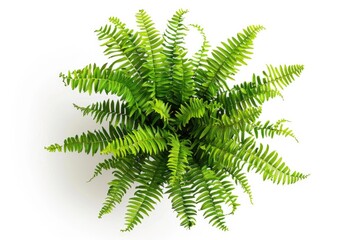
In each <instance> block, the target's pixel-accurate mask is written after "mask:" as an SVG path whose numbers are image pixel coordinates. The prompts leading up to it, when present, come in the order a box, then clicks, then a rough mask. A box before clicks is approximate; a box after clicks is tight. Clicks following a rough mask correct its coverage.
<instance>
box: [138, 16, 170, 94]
mask: <svg viewBox="0 0 360 240" xmlns="http://www.w3.org/2000/svg"><path fill="white" fill-rule="evenodd" d="M136 20H137V23H138V26H139V28H140V32H139V33H140V35H141V37H142V44H141V45H142V47H143V48H144V49H145V59H146V62H145V63H144V65H143V66H144V67H145V68H146V69H148V71H149V73H148V78H149V80H150V83H148V85H147V86H149V87H150V89H151V92H152V96H153V97H155V98H158V99H162V100H163V99H164V98H165V97H166V95H167V93H168V90H169V80H168V79H166V78H164V76H163V73H164V64H163V62H164V61H165V56H164V54H163V53H162V43H163V39H162V37H161V35H160V33H159V31H158V30H157V29H155V27H154V23H153V21H152V20H151V18H150V16H149V15H148V14H147V13H146V12H145V11H144V10H140V11H139V12H138V13H137V14H136Z"/></svg>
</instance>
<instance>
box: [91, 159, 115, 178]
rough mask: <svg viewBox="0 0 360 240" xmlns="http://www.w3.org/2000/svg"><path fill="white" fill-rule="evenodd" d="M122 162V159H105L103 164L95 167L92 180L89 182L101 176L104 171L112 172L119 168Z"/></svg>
mask: <svg viewBox="0 0 360 240" xmlns="http://www.w3.org/2000/svg"><path fill="white" fill-rule="evenodd" d="M121 161H122V159H121V158H115V157H112V158H109V159H105V160H104V161H103V162H100V163H98V164H97V165H96V167H95V170H94V174H93V176H92V177H91V178H90V180H89V181H88V182H90V181H91V180H93V179H94V178H96V177H97V176H99V175H101V174H102V173H103V171H104V170H110V169H115V168H117V167H118V165H119V164H120V162H121Z"/></svg>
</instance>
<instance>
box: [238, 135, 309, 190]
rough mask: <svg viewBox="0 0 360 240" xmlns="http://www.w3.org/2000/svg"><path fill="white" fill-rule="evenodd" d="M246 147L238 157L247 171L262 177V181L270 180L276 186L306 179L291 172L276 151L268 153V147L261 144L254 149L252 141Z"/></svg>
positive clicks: (254, 145)
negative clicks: (253, 171) (246, 166)
mask: <svg viewBox="0 0 360 240" xmlns="http://www.w3.org/2000/svg"><path fill="white" fill-rule="evenodd" d="M248 146H249V147H248V148H245V149H243V151H242V152H241V153H240V156H239V157H240V158H241V160H242V161H244V162H246V164H247V165H248V171H249V170H252V169H253V170H255V172H257V173H260V174H262V175H263V179H264V180H267V179H270V180H271V181H272V182H274V183H277V184H279V183H282V184H293V183H295V182H297V181H299V180H302V179H305V178H306V177H307V175H305V174H302V173H300V172H291V171H290V168H289V167H288V166H286V165H285V163H284V162H283V161H282V158H281V157H279V154H278V153H277V152H276V151H272V152H269V145H266V147H264V145H263V144H260V146H259V147H256V143H255V141H253V143H252V144H251V145H248Z"/></svg>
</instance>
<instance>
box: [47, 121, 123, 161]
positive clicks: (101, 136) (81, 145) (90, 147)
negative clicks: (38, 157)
mask: <svg viewBox="0 0 360 240" xmlns="http://www.w3.org/2000/svg"><path fill="white" fill-rule="evenodd" d="M125 133H126V131H125V130H124V129H122V128H120V127H113V126H112V125H110V127H109V130H108V131H107V130H106V129H105V128H102V129H101V130H97V131H94V132H90V131H88V132H86V133H82V134H81V135H80V136H79V135H75V136H74V137H69V138H66V139H65V140H64V143H63V145H60V144H57V143H55V144H52V145H50V146H48V147H46V149H47V150H48V151H50V152H54V151H56V150H57V151H59V152H61V151H63V152H78V153H80V152H83V151H84V152H85V153H86V154H90V153H91V154H92V155H94V154H95V153H97V152H99V151H102V150H103V149H105V147H106V146H107V145H108V144H109V143H111V142H112V141H114V140H115V139H118V138H120V137H122V136H124V135H125Z"/></svg>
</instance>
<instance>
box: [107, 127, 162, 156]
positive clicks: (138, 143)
mask: <svg viewBox="0 0 360 240" xmlns="http://www.w3.org/2000/svg"><path fill="white" fill-rule="evenodd" d="M167 135H168V133H167V132H166V131H164V130H161V129H155V128H153V127H145V128H141V127H140V126H139V127H138V129H137V130H133V131H132V132H130V133H129V134H127V135H126V136H124V137H123V138H118V139H115V140H113V141H112V142H111V143H109V144H108V145H107V147H106V148H105V149H104V150H103V151H102V152H101V153H103V154H109V153H112V154H114V155H115V156H120V157H125V156H127V155H129V154H134V155H136V154H138V153H140V152H144V153H148V154H157V153H159V152H161V151H164V150H165V149H167V142H166V138H167Z"/></svg>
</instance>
